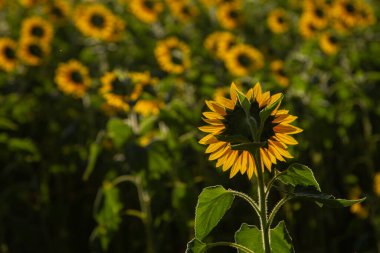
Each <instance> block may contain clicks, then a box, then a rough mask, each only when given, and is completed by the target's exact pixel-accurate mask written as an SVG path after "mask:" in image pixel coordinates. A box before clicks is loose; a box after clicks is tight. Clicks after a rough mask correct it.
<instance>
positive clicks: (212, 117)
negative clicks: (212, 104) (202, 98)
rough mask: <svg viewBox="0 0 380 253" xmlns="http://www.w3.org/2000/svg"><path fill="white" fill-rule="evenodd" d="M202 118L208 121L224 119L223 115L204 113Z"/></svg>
mask: <svg viewBox="0 0 380 253" xmlns="http://www.w3.org/2000/svg"><path fill="white" fill-rule="evenodd" d="M203 116H205V117H206V118H208V119H224V117H223V115H220V114H219V113H216V112H204V113H203Z"/></svg>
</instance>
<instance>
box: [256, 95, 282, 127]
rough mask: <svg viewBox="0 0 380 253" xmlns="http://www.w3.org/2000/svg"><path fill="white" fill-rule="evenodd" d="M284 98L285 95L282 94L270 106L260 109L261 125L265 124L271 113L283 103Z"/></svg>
mask: <svg viewBox="0 0 380 253" xmlns="http://www.w3.org/2000/svg"><path fill="white" fill-rule="evenodd" d="M283 98H284V95H282V94H281V97H280V98H279V99H277V100H276V102H274V103H273V104H271V105H270V106H266V107H265V108H264V109H262V110H261V111H260V122H261V126H263V125H264V123H265V121H266V120H267V118H268V117H269V116H270V115H271V113H272V112H273V111H274V110H275V109H276V108H277V106H278V105H279V104H280V103H281V101H282V99H283Z"/></svg>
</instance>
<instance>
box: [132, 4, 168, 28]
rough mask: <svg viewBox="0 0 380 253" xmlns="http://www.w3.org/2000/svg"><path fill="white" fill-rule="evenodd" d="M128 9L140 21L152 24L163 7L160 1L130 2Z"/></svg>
mask: <svg viewBox="0 0 380 253" xmlns="http://www.w3.org/2000/svg"><path fill="white" fill-rule="evenodd" d="M129 8H130V9H131V12H132V14H133V15H134V16H135V17H136V18H138V19H139V20H140V21H142V22H145V23H154V22H156V21H157V19H158V17H159V15H160V13H161V12H162V11H163V10H164V5H163V4H162V2H161V1H160V0H130V3H129Z"/></svg>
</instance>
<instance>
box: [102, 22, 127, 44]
mask: <svg viewBox="0 0 380 253" xmlns="http://www.w3.org/2000/svg"><path fill="white" fill-rule="evenodd" d="M113 21H114V22H113V26H112V32H111V34H110V35H109V36H108V37H106V38H105V40H106V41H109V42H115V41H120V40H121V38H122V37H123V34H124V30H125V22H124V20H122V19H121V18H120V17H118V16H114V20H113Z"/></svg>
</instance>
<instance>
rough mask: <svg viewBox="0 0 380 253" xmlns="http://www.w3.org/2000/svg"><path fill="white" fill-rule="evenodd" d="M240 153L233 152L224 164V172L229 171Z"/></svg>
mask: <svg viewBox="0 0 380 253" xmlns="http://www.w3.org/2000/svg"><path fill="white" fill-rule="evenodd" d="M237 154H238V151H232V152H231V153H230V155H229V156H228V158H227V160H226V161H225V163H224V164H223V168H222V169H223V171H226V170H228V169H229V168H230V167H231V166H232V165H233V164H234V163H235V160H236V158H237Z"/></svg>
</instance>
